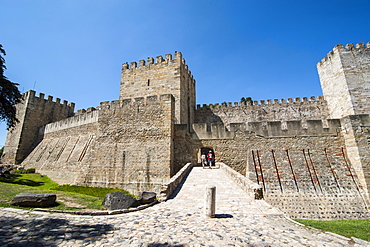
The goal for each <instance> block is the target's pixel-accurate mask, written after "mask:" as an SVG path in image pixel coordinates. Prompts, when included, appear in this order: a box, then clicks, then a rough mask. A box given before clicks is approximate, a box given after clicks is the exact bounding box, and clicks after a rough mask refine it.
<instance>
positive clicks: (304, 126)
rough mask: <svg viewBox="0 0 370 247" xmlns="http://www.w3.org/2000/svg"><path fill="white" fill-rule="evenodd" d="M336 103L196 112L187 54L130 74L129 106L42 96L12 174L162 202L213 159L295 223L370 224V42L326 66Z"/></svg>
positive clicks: (16, 138) (20, 131)
mask: <svg viewBox="0 0 370 247" xmlns="http://www.w3.org/2000/svg"><path fill="white" fill-rule="evenodd" d="M317 68H318V72H319V76H320V81H321V86H322V90H323V94H324V96H318V97H310V98H306V97H305V98H302V99H301V98H295V99H291V98H289V99H280V100H278V99H275V100H267V101H263V100H261V101H260V102H257V101H253V102H240V103H238V102H235V103H233V104H232V103H222V104H211V105H202V106H200V105H196V97H195V89H196V88H195V80H194V78H193V75H192V74H191V72H190V70H189V69H188V66H187V65H186V63H185V60H184V59H183V58H182V54H181V53H180V52H175V54H174V56H172V55H171V54H167V55H166V56H165V58H163V57H162V56H158V57H156V59H155V60H154V59H153V58H148V60H147V61H144V60H140V61H139V63H136V62H132V63H130V64H127V63H126V64H123V65H122V76H121V82H120V85H121V86H120V96H119V100H115V101H111V102H101V103H100V105H99V106H98V107H96V108H93V107H91V108H88V109H87V110H84V109H83V110H78V111H77V112H74V104H73V103H70V104H68V102H66V101H63V103H61V100H60V99H58V98H57V99H56V100H55V101H53V97H51V96H49V97H48V98H47V99H45V95H44V94H41V93H40V94H39V95H38V96H36V95H35V92H34V91H32V90H31V91H28V92H26V93H25V94H24V100H23V102H22V103H21V104H19V105H17V117H18V119H19V120H20V123H19V124H18V125H17V126H16V127H15V128H14V129H12V130H11V131H10V132H9V133H8V136H7V139H6V143H5V148H4V154H3V156H2V162H3V163H6V164H22V165H23V166H25V167H26V168H31V167H32V168H36V171H37V172H40V173H42V174H45V175H47V176H49V177H50V178H51V179H53V180H54V181H56V182H57V183H59V184H76V185H89V186H101V187H122V188H124V189H127V190H129V191H130V192H132V193H137V192H139V191H143V190H151V191H156V192H159V191H160V189H161V185H162V184H163V183H166V182H168V181H169V180H170V178H171V177H172V176H173V175H174V174H176V172H177V171H179V170H180V169H181V168H182V167H183V166H184V165H185V164H186V163H192V164H196V163H199V162H200V154H201V153H202V152H204V151H208V150H210V149H212V150H213V151H214V153H215V156H216V162H223V163H225V164H227V165H228V166H230V167H231V168H233V169H234V170H235V171H237V172H239V173H240V174H242V175H244V176H246V177H247V178H249V179H250V180H252V181H253V182H255V183H258V184H260V185H261V186H262V188H263V193H264V199H265V200H266V201H267V202H269V203H270V204H272V205H273V206H276V207H278V208H279V209H280V210H282V211H283V212H285V213H286V214H287V215H288V216H290V217H293V218H310V219H363V218H368V217H369V206H368V205H369V190H370V163H369V162H370V147H369V140H370V115H369V114H370V97H369V96H370V42H369V43H367V44H366V46H365V45H364V43H358V44H357V45H356V46H354V45H353V44H348V45H346V46H345V47H343V45H336V46H335V47H334V48H333V50H332V51H330V52H329V53H328V55H327V56H326V57H325V58H323V59H322V61H321V62H319V63H318V64H317Z"/></svg>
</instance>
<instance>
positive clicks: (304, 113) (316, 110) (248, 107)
mask: <svg viewBox="0 0 370 247" xmlns="http://www.w3.org/2000/svg"><path fill="white" fill-rule="evenodd" d="M258 103H259V104H258ZM328 118H329V115H328V108H327V102H326V101H325V100H324V99H323V97H320V96H319V97H317V98H315V97H310V98H309V99H308V98H306V97H304V98H302V99H300V98H295V99H294V100H293V99H291V98H289V99H288V100H285V99H281V100H277V99H275V100H274V101H272V100H267V102H265V101H264V100H261V101H260V102H257V101H254V102H253V104H251V103H250V102H247V104H245V103H237V102H235V103H234V105H233V104H232V103H223V104H221V105H220V104H211V105H203V106H202V107H201V106H200V105H198V106H197V109H196V111H195V120H194V121H195V123H207V124H211V123H222V124H224V125H225V126H226V127H227V128H230V123H247V122H268V121H293V120H299V121H300V120H303V121H305V120H325V119H328Z"/></svg>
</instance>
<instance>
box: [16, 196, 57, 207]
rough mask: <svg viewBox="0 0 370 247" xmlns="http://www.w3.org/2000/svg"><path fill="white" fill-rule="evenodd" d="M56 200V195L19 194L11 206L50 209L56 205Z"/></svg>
mask: <svg viewBox="0 0 370 247" xmlns="http://www.w3.org/2000/svg"><path fill="white" fill-rule="evenodd" d="M56 198H57V196H56V195H54V194H34V193H19V194H18V195H16V196H15V197H14V198H13V200H12V201H11V202H10V204H11V205H16V206H21V207H49V206H52V205H53V204H54V203H55V200H56Z"/></svg>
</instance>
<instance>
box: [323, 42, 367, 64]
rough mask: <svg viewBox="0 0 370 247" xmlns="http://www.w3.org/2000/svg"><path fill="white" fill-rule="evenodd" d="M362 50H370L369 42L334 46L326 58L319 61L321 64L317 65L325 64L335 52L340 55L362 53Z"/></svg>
mask: <svg viewBox="0 0 370 247" xmlns="http://www.w3.org/2000/svg"><path fill="white" fill-rule="evenodd" d="M362 50H370V42H367V44H366V45H365V43H363V42H361V43H357V44H356V45H354V44H346V45H345V46H343V45H342V44H339V45H336V46H334V48H333V50H331V51H330V52H329V53H328V54H327V56H326V57H324V58H323V59H321V62H319V63H318V66H320V65H321V64H322V63H325V62H326V61H328V60H330V59H331V58H332V57H333V56H334V54H335V53H336V52H338V53H341V52H350V51H362Z"/></svg>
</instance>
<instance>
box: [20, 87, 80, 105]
mask: <svg viewBox="0 0 370 247" xmlns="http://www.w3.org/2000/svg"><path fill="white" fill-rule="evenodd" d="M24 98H25V99H26V98H29V99H30V100H32V101H39V102H40V103H46V102H52V103H55V104H56V105H60V106H62V107H70V108H74V107H75V103H73V102H71V103H68V101H67V100H63V101H62V102H61V100H60V98H56V99H55V101H53V96H50V95H48V96H47V98H46V99H45V94H44V93H39V95H38V96H36V92H35V91H33V90H29V91H27V92H25V93H24Z"/></svg>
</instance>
